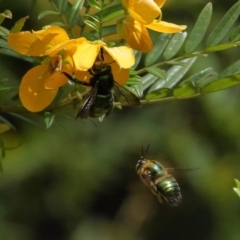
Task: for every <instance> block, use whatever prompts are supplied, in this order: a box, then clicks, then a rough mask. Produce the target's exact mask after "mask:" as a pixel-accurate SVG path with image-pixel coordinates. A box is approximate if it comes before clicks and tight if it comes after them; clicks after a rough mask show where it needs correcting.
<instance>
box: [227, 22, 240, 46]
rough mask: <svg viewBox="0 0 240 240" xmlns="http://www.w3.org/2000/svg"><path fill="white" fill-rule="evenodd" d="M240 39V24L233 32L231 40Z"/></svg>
mask: <svg viewBox="0 0 240 240" xmlns="http://www.w3.org/2000/svg"><path fill="white" fill-rule="evenodd" d="M239 40H240V25H239V26H238V27H237V28H236V29H235V30H234V31H233V32H232V33H231V35H230V37H229V41H230V42H237V41H239Z"/></svg>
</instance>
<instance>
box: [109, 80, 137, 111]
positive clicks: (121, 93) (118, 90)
mask: <svg viewBox="0 0 240 240" xmlns="http://www.w3.org/2000/svg"><path fill="white" fill-rule="evenodd" d="M113 94H114V96H115V97H116V98H117V100H118V101H119V102H120V103H121V105H123V106H134V107H139V106H141V102H140V100H139V98H138V97H137V96H135V95H134V94H133V93H131V92H129V91H128V90H127V89H125V88H124V87H122V86H121V85H119V84H118V83H117V82H114V88H113Z"/></svg>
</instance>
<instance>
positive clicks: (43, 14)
mask: <svg viewBox="0 0 240 240" xmlns="http://www.w3.org/2000/svg"><path fill="white" fill-rule="evenodd" d="M48 15H61V13H60V12H56V11H50V10H45V11H42V12H41V13H39V15H38V20H40V19H42V18H44V17H45V16H48Z"/></svg>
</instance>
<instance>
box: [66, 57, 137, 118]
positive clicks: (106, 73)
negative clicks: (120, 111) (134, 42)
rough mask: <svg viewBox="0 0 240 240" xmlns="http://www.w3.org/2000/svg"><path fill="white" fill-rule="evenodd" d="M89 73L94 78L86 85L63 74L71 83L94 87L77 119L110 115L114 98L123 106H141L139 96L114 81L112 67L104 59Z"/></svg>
mask: <svg viewBox="0 0 240 240" xmlns="http://www.w3.org/2000/svg"><path fill="white" fill-rule="evenodd" d="M102 58H103V57H102ZM89 73H90V74H91V75H92V77H91V78H90V82H89V83H86V82H83V81H79V80H76V79H73V78H72V76H70V75H69V74H68V73H66V72H63V74H64V75H65V76H66V77H67V78H69V79H70V80H71V81H73V82H76V83H80V84H82V85H84V86H90V87H92V90H91V92H90V95H89V97H88V98H87V99H86V101H85V102H84V104H83V106H82V108H81V109H80V110H79V111H78V113H77V116H76V118H89V117H91V118H99V117H101V116H103V115H108V114H109V113H110V112H111V111H112V108H113V101H114V97H115V98H116V99H117V100H118V101H119V102H120V103H121V105H123V106H141V102H140V100H139V98H138V97H137V96H135V95H134V94H133V93H131V92H129V91H128V90H126V89H125V88H124V87H122V86H121V85H119V84H118V83H117V82H116V81H114V78H113V74H112V69H111V66H110V65H108V64H105V63H103V59H102V60H101V63H100V64H94V65H93V67H92V68H91V69H90V70H89Z"/></svg>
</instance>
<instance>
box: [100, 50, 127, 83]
mask: <svg viewBox="0 0 240 240" xmlns="http://www.w3.org/2000/svg"><path fill="white" fill-rule="evenodd" d="M103 57H104V62H103V63H104V64H107V65H110V67H111V72H112V74H113V79H114V81H116V82H118V83H119V84H120V85H121V86H124V85H125V84H126V82H127V80H128V78H129V72H130V71H129V68H128V69H124V68H121V67H120V66H119V65H118V63H117V62H116V61H114V60H113V58H112V56H110V55H109V54H107V53H104V54H103Z"/></svg>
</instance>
